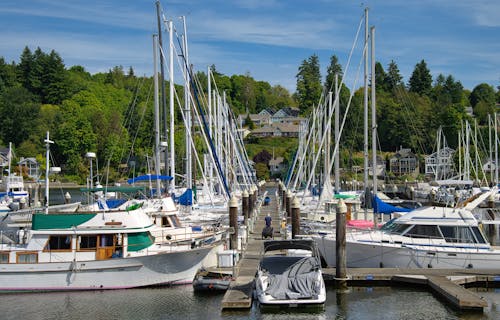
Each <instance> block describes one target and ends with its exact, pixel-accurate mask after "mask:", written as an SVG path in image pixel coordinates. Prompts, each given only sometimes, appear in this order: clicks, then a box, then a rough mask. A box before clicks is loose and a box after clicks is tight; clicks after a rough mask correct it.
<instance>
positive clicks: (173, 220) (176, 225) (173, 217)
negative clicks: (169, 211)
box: [172, 216, 181, 228]
mask: <svg viewBox="0 0 500 320" xmlns="http://www.w3.org/2000/svg"><path fill="white" fill-rule="evenodd" d="M172 224H173V225H174V227H176V228H178V227H180V226H181V222H180V221H179V218H178V217H177V216H172Z"/></svg>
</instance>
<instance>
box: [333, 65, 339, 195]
mask: <svg viewBox="0 0 500 320" xmlns="http://www.w3.org/2000/svg"><path fill="white" fill-rule="evenodd" d="M338 83H339V75H338V73H336V74H335V105H334V106H333V108H334V109H335V119H334V121H335V125H334V126H335V129H334V131H335V149H334V150H335V151H334V152H335V160H334V164H335V193H338V192H340V149H339V147H338V146H337V144H338V143H340V96H339V95H340V90H339V84H338Z"/></svg>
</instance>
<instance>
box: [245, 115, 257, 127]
mask: <svg viewBox="0 0 500 320" xmlns="http://www.w3.org/2000/svg"><path fill="white" fill-rule="evenodd" d="M245 125H246V126H247V127H248V129H249V130H253V129H255V123H253V121H252V119H251V118H250V114H247V117H246V119H245Z"/></svg>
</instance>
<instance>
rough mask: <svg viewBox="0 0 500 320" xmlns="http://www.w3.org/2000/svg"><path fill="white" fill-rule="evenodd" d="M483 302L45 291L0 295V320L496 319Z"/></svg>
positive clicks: (408, 294) (381, 293) (405, 294)
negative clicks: (473, 305)
mask: <svg viewBox="0 0 500 320" xmlns="http://www.w3.org/2000/svg"><path fill="white" fill-rule="evenodd" d="M477 293H478V294H479V295H481V296H483V297H484V298H486V299H487V300H488V301H489V306H488V307H487V308H485V309H484V312H483V313H478V312H467V313H464V312H457V311H455V310H453V309H451V308H449V307H448V306H447V305H446V304H444V303H443V302H441V301H439V300H437V299H436V298H435V297H434V296H433V295H432V294H431V293H430V292H428V291H425V290H418V289H414V288H412V289H411V290H410V289H406V288H388V287H375V288H367V287H362V288H361V287H357V288H349V289H348V290H347V291H343V292H341V291H337V290H335V289H333V288H329V289H328V291H327V301H326V304H325V308H324V310H321V311H303V310H300V309H299V310H297V309H286V310H261V309H260V307H259V306H258V303H257V302H255V301H254V304H253V306H252V308H251V309H250V310H241V311H229V312H228V311H224V312H222V311H221V301H222V298H223V296H224V293H219V294H217V293H216V294H214V293H210V294H200V293H197V292H194V291H193V288H192V286H190V285H186V286H177V287H166V288H147V289H130V290H116V291H84V292H46V293H24V294H10V293H9V294H1V295H0V318H1V319H3V320H14V319H16V320H17V319H26V320H29V319H37V320H44V319H72V320H80V319H82V320H84V319H85V320H88V319H92V320H101V319H102V320H115V319H116V320H140V319H165V320H170V319H172V320H174V319H211V320H217V319H226V320H239V319H241V320H243V319H245V320H246V319H287V320H295V319H304V320H306V319H307V320H314V319H318V320H319V319H321V320H323V319H324V320H327V319H356V320H363V319H367V320H368V319H422V320H429V319H434V320H437V319H443V320H444V319H446V320H453V319H460V320H475V319H488V320H490V319H491V320H493V319H500V292H496V291H481V292H477Z"/></svg>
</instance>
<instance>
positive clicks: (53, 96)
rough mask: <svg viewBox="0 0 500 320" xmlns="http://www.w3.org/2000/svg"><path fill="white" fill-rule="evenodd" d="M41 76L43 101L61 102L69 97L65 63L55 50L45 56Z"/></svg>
mask: <svg viewBox="0 0 500 320" xmlns="http://www.w3.org/2000/svg"><path fill="white" fill-rule="evenodd" d="M43 62H44V64H43V74H42V76H41V80H42V83H41V96H42V103H49V104H60V103H61V102H62V101H63V100H64V99H65V98H67V97H68V91H69V90H68V89H69V86H68V77H67V74H66V69H65V67H64V63H63V61H62V59H61V57H60V56H59V54H57V53H56V52H55V51H54V50H52V51H51V52H50V54H49V55H46V56H45V57H44V61H43Z"/></svg>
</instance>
